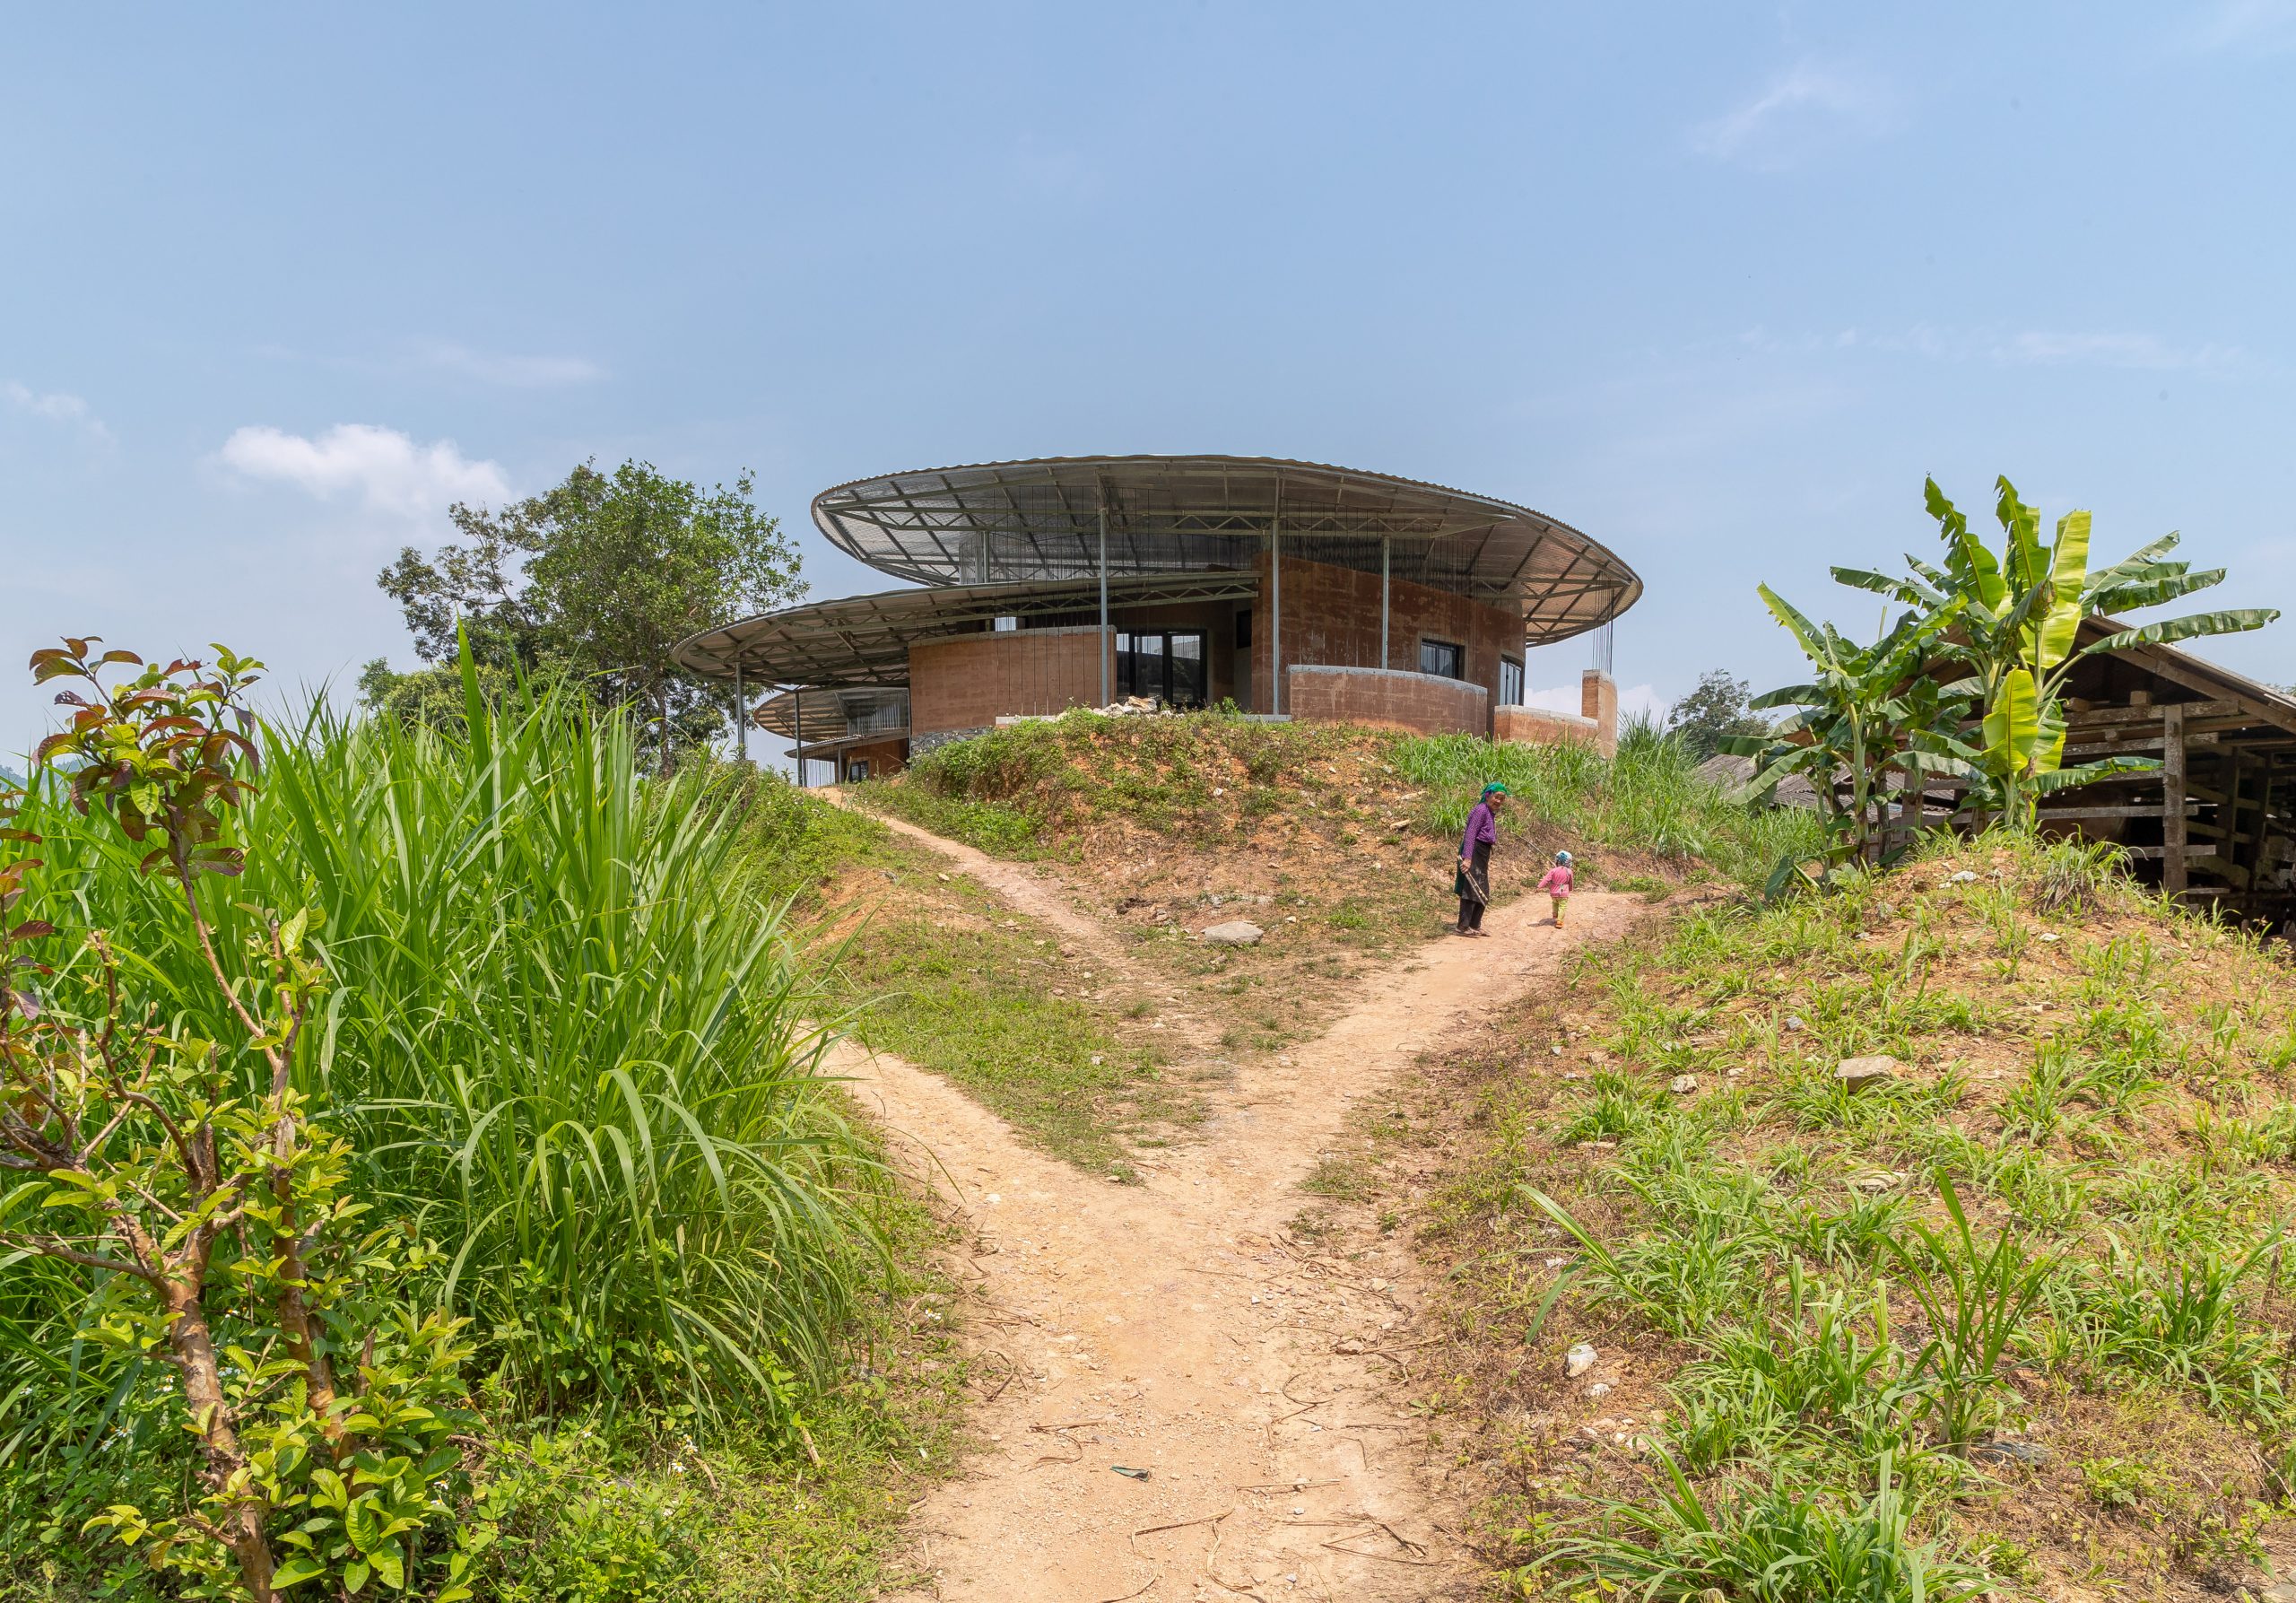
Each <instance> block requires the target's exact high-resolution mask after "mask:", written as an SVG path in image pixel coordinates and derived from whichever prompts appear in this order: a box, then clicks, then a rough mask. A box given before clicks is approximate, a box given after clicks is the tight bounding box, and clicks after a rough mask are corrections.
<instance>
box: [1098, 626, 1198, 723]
mask: <svg viewBox="0 0 2296 1603" xmlns="http://www.w3.org/2000/svg"><path fill="white" fill-rule="evenodd" d="M1116 690H1117V694H1118V695H1120V696H1146V697H1147V698H1148V699H1149V700H1150V701H1162V702H1165V703H1167V704H1168V705H1170V706H1173V707H1201V706H1203V705H1204V694H1205V662H1204V632H1203V631H1202V630H1200V629H1152V630H1148V631H1146V632H1132V631H1129V630H1122V629H1120V630H1118V631H1117V636H1116Z"/></svg>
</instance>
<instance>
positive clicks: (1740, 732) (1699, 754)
mask: <svg viewBox="0 0 2296 1603" xmlns="http://www.w3.org/2000/svg"><path fill="white" fill-rule="evenodd" d="M1750 693H1752V686H1750V685H1749V684H1747V683H1746V682H1745V681H1744V680H1743V679H1733V678H1732V677H1731V676H1730V675H1729V674H1728V672H1727V671H1726V670H1725V669H1722V668H1715V669H1712V670H1710V671H1709V672H1707V673H1703V674H1700V675H1699V676H1698V684H1697V687H1696V688H1695V689H1693V690H1692V692H1691V693H1690V694H1688V695H1686V696H1684V697H1683V699H1682V700H1681V701H1676V702H1675V703H1674V707H1673V708H1672V710H1669V711H1668V712H1667V714H1666V732H1667V733H1668V734H1669V735H1672V736H1674V738H1675V739H1677V740H1679V741H1681V742H1682V744H1683V749H1684V750H1686V751H1688V752H1689V753H1690V754H1691V755H1692V757H1693V758H1695V759H1697V760H1698V761H1699V762H1704V761H1706V759H1707V758H1709V757H1711V756H1712V755H1714V754H1715V753H1717V752H1718V751H1720V750H1721V749H1722V743H1723V742H1724V741H1725V740H1727V739H1730V738H1731V737H1733V736H1747V735H1767V734H1768V733H1770V722H1769V720H1768V719H1763V718H1760V717H1757V716H1756V715H1755V714H1754V713H1753V712H1752V710H1750V709H1749V708H1748V707H1747V705H1746V698H1747V696H1748V695H1749V694H1750Z"/></svg>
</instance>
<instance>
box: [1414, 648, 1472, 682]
mask: <svg viewBox="0 0 2296 1603" xmlns="http://www.w3.org/2000/svg"><path fill="white" fill-rule="evenodd" d="M1419 671H1420V672H1421V673H1422V674H1432V675H1435V676H1436V677H1437V678H1439V679H1464V678H1465V677H1466V676H1467V653H1466V648H1465V647H1464V646H1455V645H1453V644H1452V643H1451V642H1450V641H1448V640H1422V641H1420V642H1419Z"/></svg>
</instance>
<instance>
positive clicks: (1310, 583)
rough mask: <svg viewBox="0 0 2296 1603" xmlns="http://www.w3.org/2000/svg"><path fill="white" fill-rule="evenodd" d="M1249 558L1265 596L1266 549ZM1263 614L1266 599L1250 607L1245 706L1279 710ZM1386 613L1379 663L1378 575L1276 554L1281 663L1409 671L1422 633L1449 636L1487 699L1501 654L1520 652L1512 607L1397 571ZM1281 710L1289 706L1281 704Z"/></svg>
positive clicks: (1494, 688)
mask: <svg viewBox="0 0 2296 1603" xmlns="http://www.w3.org/2000/svg"><path fill="white" fill-rule="evenodd" d="M1254 566H1255V568H1256V569H1257V571H1258V574H1259V580H1260V595H1261V597H1262V598H1263V601H1265V597H1267V595H1268V562H1267V555H1266V553H1265V552H1263V553H1261V554H1260V555H1259V557H1258V558H1257V560H1256V561H1255V562H1254ZM1267 614H1268V609H1267V607H1266V606H1265V605H1259V606H1257V607H1255V608H1253V618H1252V644H1251V652H1252V665H1251V675H1250V678H1251V684H1252V686H1253V689H1254V696H1253V703H1252V710H1254V711H1258V712H1274V711H1276V710H1277V709H1276V708H1274V707H1272V706H1270V705H1269V704H1268V697H1267V695H1266V693H1265V687H1266V686H1267V685H1269V684H1272V683H1273V680H1272V677H1271V673H1272V669H1273V667H1274V649H1275V639H1274V631H1273V630H1271V629H1270V628H1269V627H1268V615H1267ZM1387 614H1388V621H1387V661H1386V662H1384V663H1382V662H1381V661H1379V659H1378V658H1379V576H1378V574H1377V573H1359V572H1357V571H1355V570H1353V569H1352V568H1335V567H1332V566H1330V565H1328V564H1327V563H1324V562H1309V561H1307V560H1306V559H1305V558H1302V557H1296V556H1291V555H1289V554H1286V555H1285V557H1284V558H1283V662H1284V666H1286V667H1287V668H1288V667H1290V666H1291V665H1293V664H1295V663H1297V664H1306V665H1312V666H1322V667H1366V668H1377V667H1386V668H1392V669H1396V670H1397V671H1399V672H1403V673H1410V674H1416V673H1417V672H1418V671H1419V642H1420V640H1421V639H1422V637H1426V638H1431V639H1434V640H1448V641H1450V642H1451V643H1452V644H1454V645H1457V646H1464V647H1465V649H1466V682H1467V683H1469V684H1479V685H1481V686H1482V687H1483V691H1484V692H1485V693H1486V701H1485V704H1486V706H1487V705H1488V704H1489V703H1490V702H1492V701H1497V700H1498V699H1499V659H1500V657H1501V656H1506V657H1510V658H1514V659H1515V660H1516V661H1517V662H1520V661H1522V660H1523V618H1522V614H1521V613H1520V612H1519V611H1516V610H1512V609H1509V608H1505V607H1497V606H1491V605H1486V604H1485V603H1483V602H1480V601H1472V600H1469V599H1468V598H1467V597H1465V596H1454V595H1451V594H1450V593H1449V592H1448V591H1445V590H1435V589H1430V588H1427V587H1425V586H1423V585H1415V584H1405V583H1404V582H1403V581H1402V580H1400V579H1398V580H1396V581H1395V582H1394V584H1393V585H1392V587H1391V588H1390V591H1389V595H1388V602H1387ZM1287 688H1288V687H1287ZM1282 710H1283V711H1286V712H1289V711H1291V710H1293V709H1292V708H1291V707H1290V706H1289V705H1287V706H1285V707H1284V708H1283V709H1282ZM1490 732H1491V726H1490V724H1489V722H1488V719H1486V721H1485V722H1484V723H1483V724H1482V725H1481V726H1479V727H1477V728H1476V729H1475V730H1474V733H1476V734H1478V735H1487V734H1489V733H1490Z"/></svg>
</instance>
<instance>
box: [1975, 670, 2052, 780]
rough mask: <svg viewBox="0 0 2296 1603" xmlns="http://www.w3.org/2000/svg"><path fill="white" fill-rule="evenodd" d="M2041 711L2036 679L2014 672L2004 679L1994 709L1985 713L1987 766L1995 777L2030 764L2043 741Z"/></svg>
mask: <svg viewBox="0 0 2296 1603" xmlns="http://www.w3.org/2000/svg"><path fill="white" fill-rule="evenodd" d="M2040 733H2041V726H2040V709H2039V703H2038V700H2037V697H2036V693H2035V689H2034V685H2033V675H2032V674H2031V671H2030V670H2029V669H2026V668H2012V669H2010V670H2009V672H2008V673H2007V674H2006V675H2004V676H2003V678H2002V681H2001V689H2000V692H1999V693H1998V694H1996V696H1995V698H1994V701H1993V705H1992V706H1990V707H1988V708H1987V709H1986V710H1985V765H1986V767H1987V768H1988V769H1989V770H1991V771H1994V772H1996V773H2004V774H2008V773H2016V772H2019V771H2022V770H2023V769H2024V767H2025V765H2026V764H2027V763H2028V762H2030V761H2031V758H2032V754H2033V746H2034V745H2035V743H2036V742H2038V741H2039V739H2040Z"/></svg>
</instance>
